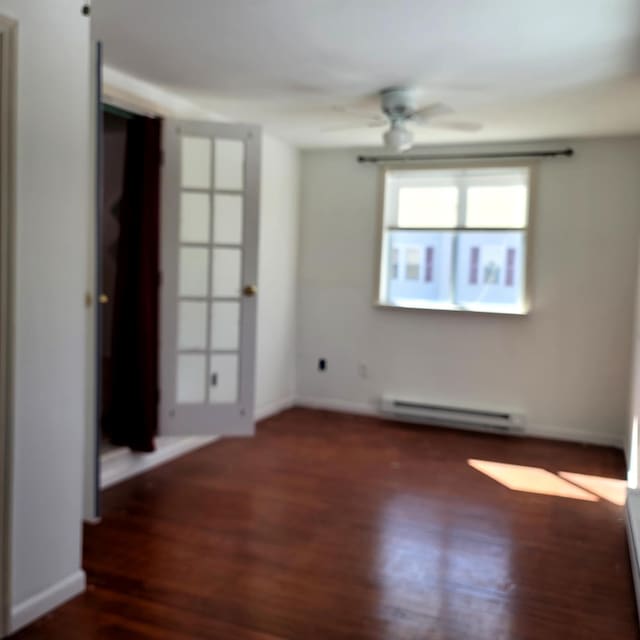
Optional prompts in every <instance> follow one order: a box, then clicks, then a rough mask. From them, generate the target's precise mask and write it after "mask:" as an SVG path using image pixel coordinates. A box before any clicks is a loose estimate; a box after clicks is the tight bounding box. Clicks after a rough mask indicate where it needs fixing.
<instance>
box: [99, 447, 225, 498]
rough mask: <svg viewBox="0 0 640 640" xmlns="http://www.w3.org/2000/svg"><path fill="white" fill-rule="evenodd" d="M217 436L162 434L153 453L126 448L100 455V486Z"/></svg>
mask: <svg viewBox="0 0 640 640" xmlns="http://www.w3.org/2000/svg"><path fill="white" fill-rule="evenodd" d="M217 439H218V437H217V436H192V437H187V438H182V437H171V436H161V437H159V438H156V450H155V451H154V452H152V453H133V452H132V451H130V450H129V449H126V448H124V447H122V448H119V449H115V450H114V451H109V452H108V453H105V454H103V455H102V456H101V457H100V488H101V489H108V488H109V487H112V486H113V485H114V484H117V483H118V482H122V481H123V480H127V479H128V478H132V477H133V476H137V475H138V474H140V473H144V472H145V471H149V470H150V469H154V468H155V467H158V466H160V465H162V464H165V463H166V462H169V461H171V460H175V459H176V458H179V457H180V456H183V455H184V454H185V453H190V452H191V451H195V450H196V449H199V448H200V447H204V446H205V445H207V444H211V443H212V442H215V441H216V440H217Z"/></svg>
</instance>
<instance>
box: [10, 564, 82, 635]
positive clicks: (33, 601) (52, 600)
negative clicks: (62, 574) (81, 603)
mask: <svg viewBox="0 0 640 640" xmlns="http://www.w3.org/2000/svg"><path fill="white" fill-rule="evenodd" d="M86 585H87V578H86V575H85V573H84V571H82V570H78V571H76V572H75V573H73V574H71V575H70V576H68V577H67V578H65V579H64V580H60V582H57V583H56V584H54V585H52V586H51V587H49V588H48V589H45V590H44V591H41V592H40V593H38V594H36V595H35V596H32V597H31V598H28V599H27V600H25V601H24V602H21V603H20V604H17V605H15V606H14V607H12V608H11V620H10V628H9V631H10V633H15V632H16V631H18V630H19V629H22V628H23V627H26V626H27V625H28V624H31V623H32V622H33V621H34V620H37V619H38V618H40V617H42V616H43V615H45V614H46V613H48V612H49V611H51V610H52V609H55V608H56V607H59V606H60V605H61V604H64V603H65V602H67V601H68V600H71V598H74V597H75V596H77V595H79V594H81V593H82V592H83V591H84V590H85V588H86Z"/></svg>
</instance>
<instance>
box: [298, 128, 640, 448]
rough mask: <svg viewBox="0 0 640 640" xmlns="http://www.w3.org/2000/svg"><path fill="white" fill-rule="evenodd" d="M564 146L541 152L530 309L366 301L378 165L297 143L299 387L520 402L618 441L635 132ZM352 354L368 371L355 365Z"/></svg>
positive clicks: (592, 437) (335, 397)
mask: <svg viewBox="0 0 640 640" xmlns="http://www.w3.org/2000/svg"><path fill="white" fill-rule="evenodd" d="M543 146H546V147H548V146H549V145H548V144H547V145H543ZM552 146H553V145H552ZM573 147H574V148H575V151H576V155H575V157H574V158H573V159H570V160H566V159H563V160H560V159H558V160H545V161H542V162H541V163H540V167H539V173H538V193H537V196H538V205H537V209H536V211H535V213H534V216H535V218H534V220H535V225H534V229H533V260H534V266H533V273H532V293H533V310H532V312H531V314H530V315H529V316H528V317H500V316H491V315H474V314H464V313H453V312H435V311H431V312H423V311H404V310H385V309H376V308H373V306H372V300H373V290H374V283H375V281H376V278H377V274H376V264H375V256H376V250H377V245H376V243H377V235H376V234H377V228H376V227H377V220H378V201H377V198H378V174H377V170H376V168H375V167H373V166H371V165H361V164H358V163H357V162H356V161H355V157H356V154H355V153H354V152H353V151H342V150H340V151H307V152H305V153H304V154H303V156H302V199H301V203H302V204H301V216H302V220H301V241H300V282H299V315H298V318H299V324H298V365H297V372H298V393H299V396H300V397H301V399H302V401H303V402H304V403H306V404H312V405H313V404H315V405H320V406H326V407H336V408H344V409H349V410H358V411H366V412H369V411H374V410H375V405H376V402H377V401H378V398H379V397H380V395H381V394H382V393H395V394H398V395H402V396H408V397H416V398H420V399H425V400H430V401H433V402H445V403H451V404H458V405H464V406H470V407H488V408H494V407H495V408H505V409H511V410H521V411H523V412H524V413H525V414H526V416H527V418H528V421H529V423H530V428H531V430H532V431H536V432H538V433H541V434H548V435H552V436H557V437H563V438H576V439H583V440H588V441H594V442H605V443H614V444H617V445H620V446H621V445H622V443H623V441H624V437H625V433H626V428H627V427H626V425H627V414H628V393H629V368H630V348H631V335H632V316H633V311H632V310H633V304H634V303H633V300H634V286H635V285H634V282H635V272H636V248H637V238H638V231H639V230H640V180H638V166H639V164H640V140H639V139H628V140H601V141H590V142H576V143H575V144H573ZM450 150H451V149H450ZM319 357H325V358H327V361H328V368H327V371H326V372H324V373H323V372H319V371H318V370H317V359H318V358H319ZM360 364H364V365H365V367H366V370H367V371H366V377H363V376H362V375H359V365H360ZM360 373H362V372H360Z"/></svg>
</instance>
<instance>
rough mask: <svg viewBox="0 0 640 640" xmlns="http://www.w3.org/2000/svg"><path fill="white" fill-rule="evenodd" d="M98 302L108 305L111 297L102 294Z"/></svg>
mask: <svg viewBox="0 0 640 640" xmlns="http://www.w3.org/2000/svg"><path fill="white" fill-rule="evenodd" d="M98 301H99V302H100V304H107V303H108V302H109V296H108V295H107V294H106V293H101V294H100V297H99V298H98Z"/></svg>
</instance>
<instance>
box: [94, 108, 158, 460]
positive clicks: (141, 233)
mask: <svg viewBox="0 0 640 640" xmlns="http://www.w3.org/2000/svg"><path fill="white" fill-rule="evenodd" d="M160 137H161V120H159V119H153V118H145V117H142V116H140V117H135V118H132V119H131V120H129V121H128V125H127V151H126V159H125V176H124V189H123V197H122V202H121V209H120V239H119V245H118V271H117V276H116V285H115V299H114V302H113V304H114V309H113V339H112V359H113V369H112V398H111V407H110V409H109V411H108V413H107V416H105V417H106V430H107V433H108V435H109V438H110V439H111V442H113V444H115V445H119V446H127V447H129V448H131V449H132V450H133V451H153V450H154V442H153V439H154V436H155V435H156V433H157V423H158V284H159V283H158V274H159V227H160V223H159V218H160Z"/></svg>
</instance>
